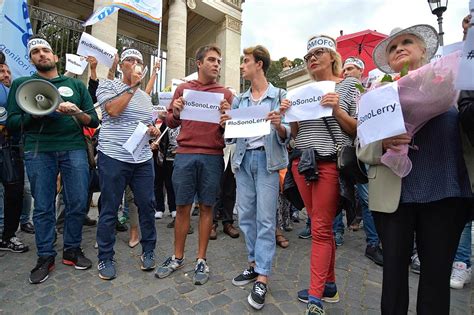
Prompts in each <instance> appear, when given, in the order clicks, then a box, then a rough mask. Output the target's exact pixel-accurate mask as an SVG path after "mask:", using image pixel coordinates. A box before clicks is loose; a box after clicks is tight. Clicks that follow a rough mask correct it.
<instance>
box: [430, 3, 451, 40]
mask: <svg viewBox="0 0 474 315" xmlns="http://www.w3.org/2000/svg"><path fill="white" fill-rule="evenodd" d="M428 4H429V5H430V9H431V13H433V14H434V15H436V16H437V17H438V28H439V33H438V38H439V44H440V46H443V35H444V32H443V13H444V11H446V9H447V8H448V0H428Z"/></svg>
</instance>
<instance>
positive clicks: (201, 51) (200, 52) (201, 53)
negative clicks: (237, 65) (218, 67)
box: [196, 44, 222, 61]
mask: <svg viewBox="0 0 474 315" xmlns="http://www.w3.org/2000/svg"><path fill="white" fill-rule="evenodd" d="M211 50H213V51H215V52H216V53H217V54H218V55H219V56H220V57H222V53H221V49H220V48H219V47H217V45H214V44H211V45H205V46H201V47H199V48H198V49H197V50H196V61H198V60H199V61H204V57H206V54H207V53H208V52H209V51H211Z"/></svg>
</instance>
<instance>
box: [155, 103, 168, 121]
mask: <svg viewBox="0 0 474 315" xmlns="http://www.w3.org/2000/svg"><path fill="white" fill-rule="evenodd" d="M166 111H167V110H166V107H165V106H162V105H154V106H153V108H152V112H151V120H152V121H156V120H157V119H158V116H159V115H160V113H165V112H166Z"/></svg>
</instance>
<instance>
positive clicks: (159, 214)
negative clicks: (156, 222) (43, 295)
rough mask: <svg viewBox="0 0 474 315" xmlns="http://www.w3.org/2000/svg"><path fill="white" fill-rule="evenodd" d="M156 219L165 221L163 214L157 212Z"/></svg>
mask: <svg viewBox="0 0 474 315" xmlns="http://www.w3.org/2000/svg"><path fill="white" fill-rule="evenodd" d="M155 219H163V212H161V211H156V212H155Z"/></svg>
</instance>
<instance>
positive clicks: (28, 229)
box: [20, 222, 35, 234]
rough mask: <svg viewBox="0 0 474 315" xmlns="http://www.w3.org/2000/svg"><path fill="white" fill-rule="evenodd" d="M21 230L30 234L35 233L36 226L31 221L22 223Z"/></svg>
mask: <svg viewBox="0 0 474 315" xmlns="http://www.w3.org/2000/svg"><path fill="white" fill-rule="evenodd" d="M20 230H22V231H23V232H25V233H28V234H35V227H34V226H33V224H31V222H26V223H23V224H20Z"/></svg>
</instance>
